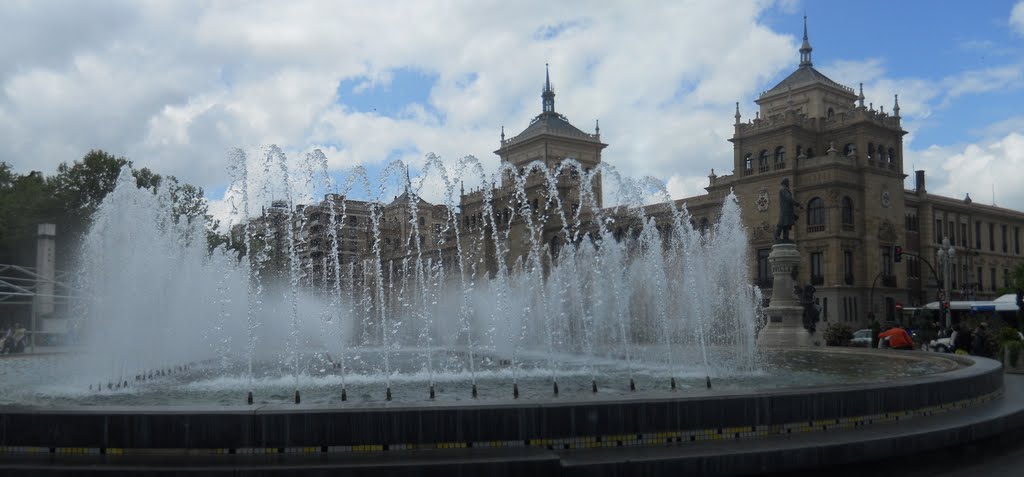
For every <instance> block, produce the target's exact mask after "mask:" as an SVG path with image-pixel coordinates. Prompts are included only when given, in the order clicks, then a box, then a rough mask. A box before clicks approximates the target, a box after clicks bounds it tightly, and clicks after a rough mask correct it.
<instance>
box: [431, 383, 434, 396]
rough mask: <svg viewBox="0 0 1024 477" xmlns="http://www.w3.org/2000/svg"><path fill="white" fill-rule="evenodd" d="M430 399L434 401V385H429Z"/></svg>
mask: <svg viewBox="0 0 1024 477" xmlns="http://www.w3.org/2000/svg"><path fill="white" fill-rule="evenodd" d="M430 399H434V385H433V384H431V385H430Z"/></svg>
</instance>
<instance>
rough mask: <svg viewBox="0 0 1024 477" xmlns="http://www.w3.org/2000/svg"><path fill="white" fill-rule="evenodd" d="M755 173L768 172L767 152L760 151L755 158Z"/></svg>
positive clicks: (765, 150) (764, 150)
mask: <svg viewBox="0 0 1024 477" xmlns="http://www.w3.org/2000/svg"><path fill="white" fill-rule="evenodd" d="M757 172H768V150H767V149H762V150H761V155H760V156H758V158H757Z"/></svg>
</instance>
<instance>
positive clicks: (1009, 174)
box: [907, 132, 1024, 210]
mask: <svg viewBox="0 0 1024 477" xmlns="http://www.w3.org/2000/svg"><path fill="white" fill-rule="evenodd" d="M1022 151H1024V135H1022V134H1021V133H1020V132H1011V133H1008V134H1006V135H1005V136H1001V137H998V138H995V139H990V140H984V141H981V142H978V143H969V144H959V145H952V146H937V145H933V146H930V147H928V148H926V149H924V150H922V151H908V153H907V160H912V161H913V162H914V163H915V165H916V166H917V168H918V169H922V170H924V171H925V173H926V176H927V184H928V186H927V187H928V192H929V193H934V194H939V195H944V196H947V197H953V198H958V199H961V198H964V197H965V196H966V195H967V194H970V195H971V198H972V199H973V200H974V201H976V202H977V203H983V204H991V203H992V191H993V188H994V190H995V194H996V196H995V204H996V205H998V206H1000V207H1005V208H1011V209H1016V210H1022V209H1024V190H1022V189H1021V188H1020V185H1019V180H1018V178H1019V175H1020V171H1021V170H1022V169H1024V152H1022ZM910 180H912V178H911V179H910Z"/></svg>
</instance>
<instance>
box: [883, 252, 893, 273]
mask: <svg viewBox="0 0 1024 477" xmlns="http://www.w3.org/2000/svg"><path fill="white" fill-rule="evenodd" d="M882 276H885V277H889V276H892V247H882Z"/></svg>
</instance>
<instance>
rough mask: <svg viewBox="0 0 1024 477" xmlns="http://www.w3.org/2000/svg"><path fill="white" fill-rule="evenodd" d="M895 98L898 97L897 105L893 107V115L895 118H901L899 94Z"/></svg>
mask: <svg viewBox="0 0 1024 477" xmlns="http://www.w3.org/2000/svg"><path fill="white" fill-rule="evenodd" d="M895 97H896V104H894V105H893V106H892V114H893V116H896V117H897V118H898V117H900V95H898V94H897V95H895Z"/></svg>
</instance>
